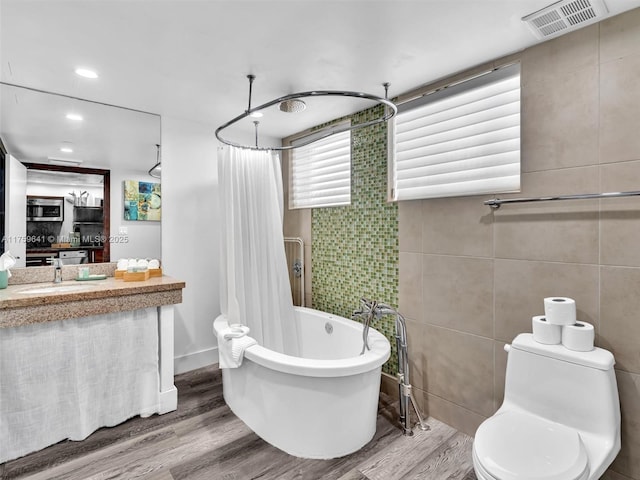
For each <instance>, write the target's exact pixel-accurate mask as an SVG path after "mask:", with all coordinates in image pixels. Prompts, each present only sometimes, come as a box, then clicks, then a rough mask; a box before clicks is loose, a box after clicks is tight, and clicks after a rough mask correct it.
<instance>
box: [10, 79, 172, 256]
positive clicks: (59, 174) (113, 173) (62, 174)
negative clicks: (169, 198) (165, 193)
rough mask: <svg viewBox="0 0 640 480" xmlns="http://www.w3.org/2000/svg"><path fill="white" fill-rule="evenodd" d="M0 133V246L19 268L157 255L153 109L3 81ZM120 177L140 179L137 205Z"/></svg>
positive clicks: (158, 203)
mask: <svg viewBox="0 0 640 480" xmlns="http://www.w3.org/2000/svg"><path fill="white" fill-rule="evenodd" d="M0 140H1V141H2V144H4V148H5V149H6V158H5V162H4V164H5V165H4V167H5V168H4V171H3V172H2V175H0V177H1V178H0V183H4V194H3V196H4V200H5V212H2V213H3V214H4V215H1V216H0V221H2V223H3V228H4V230H5V231H4V235H3V236H4V239H5V242H4V244H3V245H2V247H4V249H5V250H9V251H11V253H12V254H13V255H14V256H16V257H20V258H19V259H18V265H20V266H29V265H34V266H35V265H42V264H45V265H46V264H47V261H49V259H50V258H51V257H54V258H56V257H57V258H64V260H63V263H65V264H73V263H91V262H104V261H115V260H118V259H119V258H158V259H159V258H160V256H161V255H160V254H161V251H160V244H161V243H160V222H159V221H155V220H156V219H159V218H160V215H161V199H162V197H161V191H160V186H159V185H151V184H152V183H159V180H158V179H157V178H153V177H151V176H150V175H149V173H148V172H149V169H150V168H151V167H153V166H154V165H155V164H156V163H157V157H158V147H157V145H160V144H161V141H160V116H159V115H156V114H152V113H148V112H142V111H138V110H133V109H128V108H123V107H118V106H113V105H106V104H102V103H97V102H91V101H87V100H83V99H78V98H75V97H69V96H65V95H59V94H55V93H51V92H44V91H40V90H34V89H30V88H27V87H22V86H18V85H11V84H7V83H2V82H0ZM22 177H24V179H25V180H24V181H23V180H20V179H21V178H22ZM125 181H132V182H127V185H128V186H129V191H130V190H131V185H136V186H139V190H140V194H139V198H140V200H139V205H138V201H137V199H136V202H135V203H133V201H132V200H131V195H130V193H129V197H127V200H126V202H125ZM147 184H149V185H147ZM147 190H149V191H151V192H153V198H152V199H151V200H152V201H149V199H147V198H146V197H147V196H149V195H147V194H146V193H145V192H146V191H147ZM2 191H3V190H2V189H0V192H2ZM125 205H126V207H127V212H126V213H125ZM134 209H135V210H139V211H140V212H144V213H145V214H144V215H142V214H141V215H137V216H132V215H131V214H130V211H129V210H134ZM2 216H4V219H2V218H1V217H2ZM134 218H135V219H134ZM142 218H148V219H153V220H144V221H141V220H138V219H142ZM0 250H1V249H0Z"/></svg>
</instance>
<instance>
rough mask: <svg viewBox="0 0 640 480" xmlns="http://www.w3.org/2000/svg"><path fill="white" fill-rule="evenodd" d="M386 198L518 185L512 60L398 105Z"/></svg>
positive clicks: (516, 76)
mask: <svg viewBox="0 0 640 480" xmlns="http://www.w3.org/2000/svg"><path fill="white" fill-rule="evenodd" d="M393 128H395V132H394V133H392V137H391V138H392V142H391V143H392V144H393V145H394V147H393V148H394V152H393V157H392V158H393V160H392V164H391V165H392V172H391V176H392V181H393V190H392V198H393V199H394V200H411V199H418V198H435V197H454V196H463V195H478V194H485V193H498V192H513V191H518V190H519V189H520V67H519V65H511V66H509V67H505V68H503V69H500V70H496V71H494V72H491V73H488V74H486V75H482V76H481V77H476V78H474V79H472V80H469V81H466V82H463V83H459V84H456V85H453V86H451V87H448V88H446V89H443V90H440V91H437V92H435V93H433V94H430V95H427V96H424V97H422V98H420V99H418V100H416V101H412V102H408V103H406V104H404V105H400V107H399V113H398V115H397V116H396V118H395V126H394V127H393Z"/></svg>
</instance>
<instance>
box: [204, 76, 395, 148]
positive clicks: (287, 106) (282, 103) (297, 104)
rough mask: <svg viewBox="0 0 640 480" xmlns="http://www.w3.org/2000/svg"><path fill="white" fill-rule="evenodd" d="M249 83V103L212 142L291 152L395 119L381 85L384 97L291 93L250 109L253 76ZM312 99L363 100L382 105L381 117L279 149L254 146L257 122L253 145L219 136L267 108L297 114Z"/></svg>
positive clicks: (333, 92) (344, 92)
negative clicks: (350, 131) (325, 139)
mask: <svg viewBox="0 0 640 480" xmlns="http://www.w3.org/2000/svg"><path fill="white" fill-rule="evenodd" d="M247 78H248V79H249V103H248V106H247V109H246V110H245V111H244V113H242V114H241V115H238V116H237V117H235V118H234V119H232V120H229V121H228V122H227V123H225V124H224V125H221V126H219V127H218V128H217V129H216V132H215V134H216V138H217V139H218V140H219V141H221V142H222V143H224V144H226V145H231V146H234V147H239V148H246V149H250V150H273V151H283V150H291V149H294V148H298V147H303V146H305V145H309V144H311V143H313V142H315V141H316V140H320V139H322V138H326V137H328V136H330V135H334V134H336V133H340V132H344V131H347V130H356V129H359V128H363V127H369V126H371V125H377V124H378V123H383V122H386V121H388V120H390V119H391V118H393V116H395V114H396V113H397V112H398V109H397V107H396V106H395V104H394V103H393V102H392V101H391V100H389V99H388V98H387V96H388V92H389V85H390V84H389V83H384V84H383V86H384V91H385V97H384V98H382V97H378V96H375V95H371V94H369V93H362V92H351V91H347V90H312V91H308V92H299V93H291V94H289V95H284V96H282V97H278V98H276V99H274V100H271V101H269V102H267V103H264V104H262V105H260V106H258V107H254V108H251V95H252V90H253V81H254V80H255V78H256V77H255V75H247ZM313 97H351V98H359V99H363V100H371V101H374V102H377V103H378V105H384V107H385V108H384V114H383V115H382V116H380V117H378V118H374V119H373V120H369V121H367V122H363V123H358V124H356V125H351V124H350V123H342V124H339V125H336V126H335V127H332V128H327V129H326V130H323V131H322V133H320V134H318V135H312V136H309V137H308V138H307V139H300V140H298V141H296V143H295V144H292V145H285V146H280V147H261V146H259V145H258V127H259V124H260V122H259V121H257V120H254V121H253V124H254V129H255V145H243V144H241V143H236V142H232V141H231V140H228V139H226V138H224V137H223V136H222V131H223V130H225V129H226V128H228V127H230V126H232V125H234V124H236V123H238V122H239V121H240V120H242V119H244V118H246V117H259V116H261V115H260V114H261V113H262V112H261V110H264V109H266V108H269V107H271V106H273V105H278V109H279V110H280V111H281V112H286V113H299V112H302V111H303V110H305V109H306V108H307V105H306V103H305V102H304V101H303V100H302V99H303V98H313Z"/></svg>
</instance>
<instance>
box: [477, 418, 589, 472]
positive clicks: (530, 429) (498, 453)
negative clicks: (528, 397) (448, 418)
mask: <svg viewBox="0 0 640 480" xmlns="http://www.w3.org/2000/svg"><path fill="white" fill-rule="evenodd" d="M473 456H474V463H476V464H477V465H476V466H477V467H478V470H480V472H479V473H481V474H482V475H483V476H485V477H488V479H496V480H524V479H527V480H533V479H540V480H543V479H544V480H583V479H586V478H587V477H588V475H589V463H588V457H587V452H586V450H585V448H584V445H583V443H582V440H581V438H580V435H578V432H576V431H575V430H573V429H571V428H568V427H566V426H564V425H561V424H558V423H554V422H551V421H549V420H546V419H544V418H541V417H538V416H535V415H531V414H529V413H525V412H515V411H513V412H503V413H498V414H496V415H494V416H493V417H491V418H489V419H488V420H486V421H485V422H483V423H482V425H480V427H479V428H478V431H477V432H476V436H475V440H474V443H473Z"/></svg>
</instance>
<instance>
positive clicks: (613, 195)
mask: <svg viewBox="0 0 640 480" xmlns="http://www.w3.org/2000/svg"><path fill="white" fill-rule="evenodd" d="M633 196H640V191H633V192H609V193H583V194H578V195H556V196H553V197H528V198H527V197H525V198H505V199H500V198H492V199H491V200H485V202H484V204H485V205H488V206H490V207H491V208H493V209H494V210H495V209H498V208H500V205H502V204H503V203H529V202H552V201H555V200H586V199H590V198H617V197H633Z"/></svg>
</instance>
